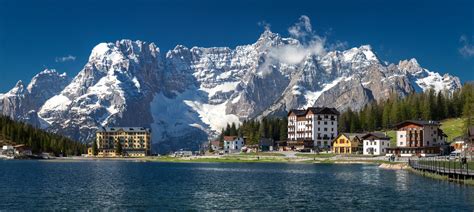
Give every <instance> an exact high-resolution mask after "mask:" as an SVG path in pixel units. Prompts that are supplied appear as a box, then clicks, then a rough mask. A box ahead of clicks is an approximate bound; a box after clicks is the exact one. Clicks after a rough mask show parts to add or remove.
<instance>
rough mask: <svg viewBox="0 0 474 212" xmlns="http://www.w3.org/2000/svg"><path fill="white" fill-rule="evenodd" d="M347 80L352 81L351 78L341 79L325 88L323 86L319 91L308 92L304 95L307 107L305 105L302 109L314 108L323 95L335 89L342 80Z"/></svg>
mask: <svg viewBox="0 0 474 212" xmlns="http://www.w3.org/2000/svg"><path fill="white" fill-rule="evenodd" d="M345 79H350V78H347V77H339V78H337V79H335V80H333V81H332V82H330V83H326V84H323V86H322V87H323V89H321V90H319V91H306V92H305V94H304V96H305V99H306V105H304V106H303V107H302V108H308V107H313V106H314V103H316V100H318V98H319V96H321V94H323V93H324V92H326V91H328V90H329V89H331V88H333V87H334V86H336V85H337V84H338V83H339V82H341V81H342V80H345Z"/></svg>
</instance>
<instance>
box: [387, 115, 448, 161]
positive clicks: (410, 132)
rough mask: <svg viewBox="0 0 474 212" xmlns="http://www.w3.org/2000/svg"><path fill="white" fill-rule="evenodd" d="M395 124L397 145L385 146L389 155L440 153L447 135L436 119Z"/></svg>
mask: <svg viewBox="0 0 474 212" xmlns="http://www.w3.org/2000/svg"><path fill="white" fill-rule="evenodd" d="M396 126H397V147H396V148H387V151H388V152H387V153H388V154H389V155H392V154H394V155H398V156H415V155H416V156H428V155H438V154H440V153H441V146H442V145H444V144H445V143H446V141H447V135H446V134H445V133H444V132H443V130H441V129H440V126H441V124H440V123H439V122H437V121H418V120H417V121H404V122H402V123H399V124H397V125H396Z"/></svg>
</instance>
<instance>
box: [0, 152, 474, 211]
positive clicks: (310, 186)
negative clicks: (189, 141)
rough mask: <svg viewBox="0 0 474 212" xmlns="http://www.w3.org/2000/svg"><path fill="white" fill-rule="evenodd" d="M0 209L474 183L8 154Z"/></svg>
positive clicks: (415, 199)
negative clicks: (20, 158) (12, 156)
mask: <svg viewBox="0 0 474 212" xmlns="http://www.w3.org/2000/svg"><path fill="white" fill-rule="evenodd" d="M0 209H7V210H12V209H13V210H17V209H20V210H31V209H36V210H43V209H46V210H50V209H53V210H57V209H124V210H127V209H164V210H166V209H176V210H185V209H197V210H199V209H269V210H284V209H310V210H312V209H320V210H323V209H329V210H377V209H378V210H380V209H388V210H412V209H413V210H427V209H430V210H470V211H472V210H474V187H468V186H465V185H460V184H455V183H449V182H444V181H438V180H433V179H429V178H425V177H422V176H418V175H415V174H412V173H409V172H407V171H403V170H397V171H394V170H383V169H379V168H378V167H377V166H374V165H334V164H333V165H331V164H284V163H160V162H146V163H145V162H131V161H77V162H60V161H18V160H7V161H0Z"/></svg>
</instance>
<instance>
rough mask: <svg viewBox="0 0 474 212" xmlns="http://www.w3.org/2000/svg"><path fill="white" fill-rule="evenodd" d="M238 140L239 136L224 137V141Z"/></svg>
mask: <svg viewBox="0 0 474 212" xmlns="http://www.w3.org/2000/svg"><path fill="white" fill-rule="evenodd" d="M235 139H237V136H224V141H233V140H235Z"/></svg>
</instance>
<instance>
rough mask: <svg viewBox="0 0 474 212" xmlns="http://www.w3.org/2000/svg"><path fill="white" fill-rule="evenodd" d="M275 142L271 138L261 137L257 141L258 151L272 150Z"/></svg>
mask: <svg viewBox="0 0 474 212" xmlns="http://www.w3.org/2000/svg"><path fill="white" fill-rule="evenodd" d="M274 146H275V142H274V141H273V139H272V138H262V139H260V141H259V148H260V151H273V148H274Z"/></svg>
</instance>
